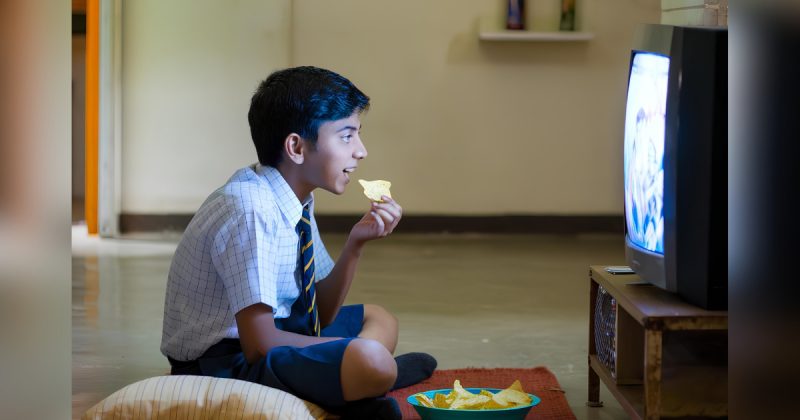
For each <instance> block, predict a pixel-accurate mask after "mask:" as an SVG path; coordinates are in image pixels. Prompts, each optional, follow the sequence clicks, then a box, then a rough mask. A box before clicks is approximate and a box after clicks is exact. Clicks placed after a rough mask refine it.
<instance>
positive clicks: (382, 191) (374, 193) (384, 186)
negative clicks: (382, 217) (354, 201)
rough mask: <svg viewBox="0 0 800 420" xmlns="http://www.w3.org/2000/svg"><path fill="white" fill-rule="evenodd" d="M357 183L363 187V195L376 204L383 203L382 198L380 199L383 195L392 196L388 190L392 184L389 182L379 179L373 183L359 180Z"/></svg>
mask: <svg viewBox="0 0 800 420" xmlns="http://www.w3.org/2000/svg"><path fill="white" fill-rule="evenodd" d="M358 183H359V184H361V186H362V187H364V195H366V196H367V198H369V199H370V200H372V201H375V202H376V203H383V198H381V197H382V196H384V195H385V196H387V197H391V196H392V194H391V192H389V188H390V187H391V186H392V183H391V182H389V181H383V180H380V179H378V180H375V181H366V180H363V179H359V180H358Z"/></svg>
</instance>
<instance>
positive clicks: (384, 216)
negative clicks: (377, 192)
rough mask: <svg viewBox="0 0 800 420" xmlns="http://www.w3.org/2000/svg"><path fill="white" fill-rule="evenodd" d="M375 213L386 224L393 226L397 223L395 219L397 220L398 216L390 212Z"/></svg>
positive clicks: (379, 210)
mask: <svg viewBox="0 0 800 420" xmlns="http://www.w3.org/2000/svg"><path fill="white" fill-rule="evenodd" d="M374 211H375V212H376V213H378V215H380V216H381V218H382V219H383V221H384V222H385V223H388V224H391V223H392V222H394V221H395V219H397V216H395V215H393V214H391V213H390V212H388V211H386V210H384V209H375V210H374Z"/></svg>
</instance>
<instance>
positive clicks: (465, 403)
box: [450, 394, 491, 410]
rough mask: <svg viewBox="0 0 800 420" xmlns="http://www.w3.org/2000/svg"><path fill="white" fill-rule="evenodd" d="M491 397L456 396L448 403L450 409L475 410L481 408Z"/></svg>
mask: <svg viewBox="0 0 800 420" xmlns="http://www.w3.org/2000/svg"><path fill="white" fill-rule="evenodd" d="M487 401H491V398H489V397H487V396H486V395H475V394H472V397H469V398H458V399H456V400H455V401H453V404H451V405H450V409H451V410H477V409H480V408H483V405H484V404H486V402H487Z"/></svg>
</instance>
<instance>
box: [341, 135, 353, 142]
mask: <svg viewBox="0 0 800 420" xmlns="http://www.w3.org/2000/svg"><path fill="white" fill-rule="evenodd" d="M352 138H353V135H352V134H347V135H345V136H342V140H344V142H345V143H350V139H352Z"/></svg>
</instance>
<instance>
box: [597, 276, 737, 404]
mask: <svg viewBox="0 0 800 420" xmlns="http://www.w3.org/2000/svg"><path fill="white" fill-rule="evenodd" d="M589 283H590V304H589V306H590V308H589V313H590V316H589V401H588V402H587V404H588V405H589V406H602V402H601V401H600V381H602V382H603V384H604V385H605V386H606V387H607V388H608V389H609V391H610V392H611V394H613V395H614V397H615V398H616V399H617V400H618V401H619V403H620V405H621V406H622V407H623V408H624V409H625V411H626V412H627V413H628V414H629V415H630V416H631V418H638V419H657V418H660V417H686V416H693V417H710V418H713V417H724V416H727V413H728V401H727V390H728V375H727V371H728V366H727V329H728V313H727V312H726V311H707V310H703V309H700V308H698V307H696V306H692V305H690V304H688V303H685V302H683V301H682V300H680V299H679V298H678V297H677V296H676V295H674V294H672V293H669V292H666V291H664V290H662V289H659V288H657V287H655V286H652V285H649V284H646V283H643V282H642V281H641V280H640V279H639V277H638V276H636V275H635V274H616V275H615V274H610V273H608V272H606V270H605V267H604V266H592V267H590V269H589ZM609 302H610V303H609ZM598 305H600V306H598Z"/></svg>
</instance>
